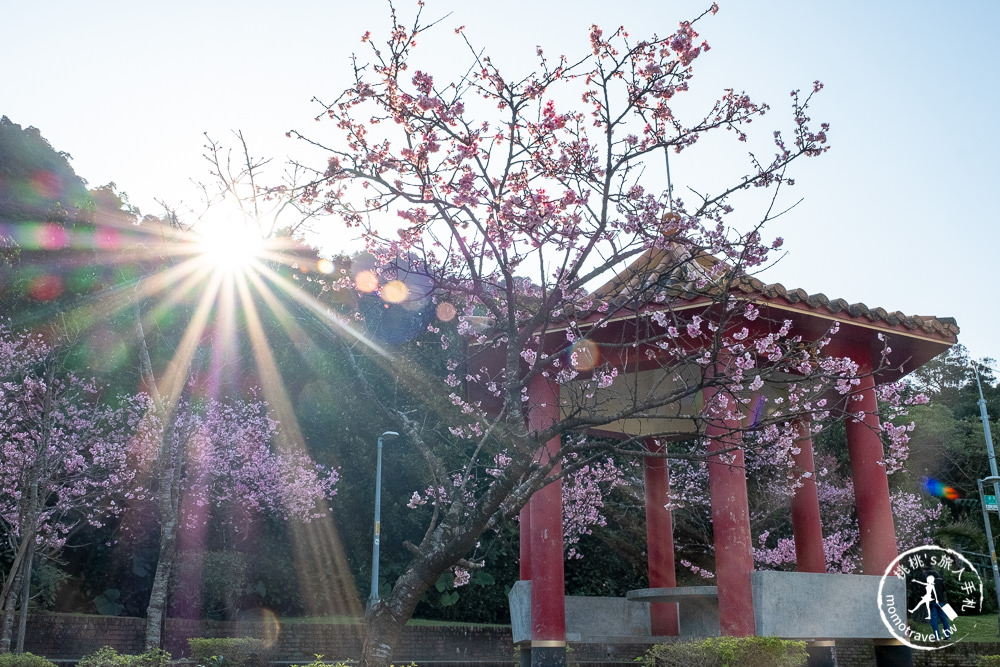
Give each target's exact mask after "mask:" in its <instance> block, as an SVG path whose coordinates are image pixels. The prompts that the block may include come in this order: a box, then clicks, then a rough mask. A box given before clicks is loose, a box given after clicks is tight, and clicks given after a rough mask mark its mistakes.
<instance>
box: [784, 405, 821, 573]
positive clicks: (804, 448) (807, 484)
mask: <svg viewBox="0 0 1000 667" xmlns="http://www.w3.org/2000/svg"><path fill="white" fill-rule="evenodd" d="M810 427H811V423H810V421H809V419H808V418H803V419H802V420H801V421H800V422H799V439H798V440H797V441H796V442H795V446H796V448H798V453H797V454H796V453H793V454H792V461H793V462H794V463H795V468H796V470H795V472H796V473H797V474H798V475H799V476H800V481H801V484H802V486H800V487H799V488H797V489H795V495H793V496H792V532H793V534H794V536H795V564H796V567H797V569H798V571H799V572H826V556H825V555H824V552H823V525H822V523H821V522H820V517H819V497H818V496H817V495H816V466H815V463H814V462H813V445H812V432H811V430H810ZM803 473H807V474H808V476H802V475H803Z"/></svg>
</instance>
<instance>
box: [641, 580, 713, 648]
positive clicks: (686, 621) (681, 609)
mask: <svg viewBox="0 0 1000 667" xmlns="http://www.w3.org/2000/svg"><path fill="white" fill-rule="evenodd" d="M626 599H628V600H630V601H632V602H667V603H671V602H672V603H676V604H677V619H678V625H679V629H680V635H681V637H718V636H719V589H718V587H717V586H676V587H673V588H641V589H639V590H635V591H629V592H628V593H626Z"/></svg>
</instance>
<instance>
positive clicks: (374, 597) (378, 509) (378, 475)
mask: <svg viewBox="0 0 1000 667" xmlns="http://www.w3.org/2000/svg"><path fill="white" fill-rule="evenodd" d="M398 437H399V434H398V433H396V432H395V431H386V432H385V433H383V434H382V435H380V436H379V437H378V457H377V458H376V463H375V539H374V540H373V541H372V590H371V594H369V596H368V609H369V610H370V609H371V608H372V605H374V604H375V603H376V602H378V538H379V529H380V528H381V526H380V523H381V514H382V441H383V440H387V439H390V438H398Z"/></svg>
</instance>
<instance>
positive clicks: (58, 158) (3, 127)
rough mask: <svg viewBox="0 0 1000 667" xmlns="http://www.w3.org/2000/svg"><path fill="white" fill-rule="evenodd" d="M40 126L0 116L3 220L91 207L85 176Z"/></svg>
mask: <svg viewBox="0 0 1000 667" xmlns="http://www.w3.org/2000/svg"><path fill="white" fill-rule="evenodd" d="M68 158H69V155H68V154H66V153H62V152H57V151H56V150H55V149H54V148H52V145H51V144H50V143H49V142H48V141H47V140H46V139H45V137H43V136H42V134H41V132H39V130H38V128H35V127H28V128H25V129H23V130H22V129H21V126H20V125H18V124H17V123H14V122H12V121H11V120H10V119H9V118H7V117H6V116H4V117H3V118H0V220H3V221H4V222H10V221H29V220H30V221H33V222H37V221H43V220H53V221H61V220H62V219H64V218H65V216H66V213H67V212H79V211H82V210H84V209H86V208H88V207H90V206H91V205H92V204H91V201H90V195H89V194H88V193H87V188H86V187H85V184H84V181H83V179H81V178H80V177H79V176H77V175H76V173H75V172H74V171H73V168H72V167H71V166H70V164H69V160H68Z"/></svg>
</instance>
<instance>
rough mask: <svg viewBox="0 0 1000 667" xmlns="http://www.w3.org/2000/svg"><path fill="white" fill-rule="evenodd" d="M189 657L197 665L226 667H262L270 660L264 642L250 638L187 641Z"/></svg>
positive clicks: (202, 638)
mask: <svg viewBox="0 0 1000 667" xmlns="http://www.w3.org/2000/svg"><path fill="white" fill-rule="evenodd" d="M188 645H189V646H190V647H191V657H192V658H194V660H195V662H197V663H198V664H199V665H215V664H218V663H220V662H221V663H222V664H223V665H226V666H227V667H263V666H264V665H266V664H267V663H268V661H269V659H270V655H269V651H268V649H267V648H266V646H265V645H264V640H262V639H253V638H252V637H220V638H212V639H208V638H204V637H198V638H196V639H189V640H188Z"/></svg>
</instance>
